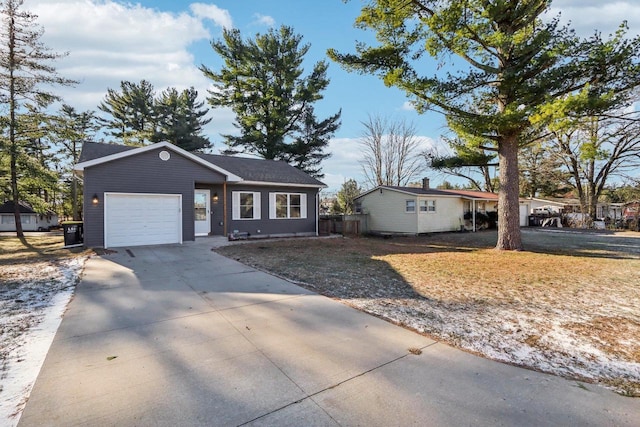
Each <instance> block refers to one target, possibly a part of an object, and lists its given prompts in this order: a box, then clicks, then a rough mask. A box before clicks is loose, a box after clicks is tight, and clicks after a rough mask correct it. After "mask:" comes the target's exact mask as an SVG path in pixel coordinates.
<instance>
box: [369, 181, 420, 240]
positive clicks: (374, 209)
mask: <svg viewBox="0 0 640 427" xmlns="http://www.w3.org/2000/svg"><path fill="white" fill-rule="evenodd" d="M361 200H362V210H363V212H364V213H367V214H368V215H369V224H368V225H369V230H371V231H380V232H389V233H418V213H417V212H413V213H407V212H405V205H406V201H407V200H416V211H417V210H418V208H417V197H416V196H415V195H411V194H405V193H400V192H397V191H393V190H387V189H383V190H382V192H380V190H376V191H372V192H371V193H369V194H367V195H366V196H363V197H362V198H361Z"/></svg>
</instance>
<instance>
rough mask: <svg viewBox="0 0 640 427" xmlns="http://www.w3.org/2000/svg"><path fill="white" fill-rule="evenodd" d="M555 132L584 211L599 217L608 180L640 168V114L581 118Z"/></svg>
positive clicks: (555, 141)
mask: <svg viewBox="0 0 640 427" xmlns="http://www.w3.org/2000/svg"><path fill="white" fill-rule="evenodd" d="M553 135H554V144H555V152H556V155H557V156H558V159H559V160H560V161H561V162H562V163H563V166H564V168H565V169H566V170H567V171H568V172H569V174H570V175H571V184H572V185H574V186H575V188H576V192H577V193H578V197H579V199H580V202H581V204H582V207H583V212H584V213H587V214H589V216H590V217H591V218H595V215H596V205H597V202H598V198H599V197H600V195H601V194H602V192H603V190H604V188H605V186H606V184H607V181H608V180H609V179H610V178H611V177H613V176H624V175H625V174H626V173H628V172H630V171H635V170H637V168H638V167H640V113H639V112H637V111H634V112H629V113H623V114H619V115H615V116H612V117H590V118H587V119H581V120H580V121H579V122H578V123H573V124H572V125H571V126H568V127H562V128H561V129H560V130H554V132H553Z"/></svg>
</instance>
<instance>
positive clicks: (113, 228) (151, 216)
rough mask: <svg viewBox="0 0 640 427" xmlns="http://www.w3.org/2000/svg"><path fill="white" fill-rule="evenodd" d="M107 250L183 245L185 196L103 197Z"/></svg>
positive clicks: (115, 195)
mask: <svg viewBox="0 0 640 427" xmlns="http://www.w3.org/2000/svg"><path fill="white" fill-rule="evenodd" d="M104 197H105V199H104V247H105V248H107V247H121V246H142V245H161V244H167V243H182V195H181V194H140V193H104Z"/></svg>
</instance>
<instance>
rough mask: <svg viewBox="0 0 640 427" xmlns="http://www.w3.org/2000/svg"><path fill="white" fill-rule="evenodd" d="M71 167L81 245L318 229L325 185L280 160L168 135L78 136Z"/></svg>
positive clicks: (309, 232) (300, 232) (287, 233)
mask: <svg viewBox="0 0 640 427" xmlns="http://www.w3.org/2000/svg"><path fill="white" fill-rule="evenodd" d="M74 169H75V170H76V171H77V172H78V173H79V174H80V175H82V177H83V180H84V243H85V245H86V246H90V247H105V248H107V247H116V246H137V245H152V244H166V243H182V242H183V241H188V240H194V239H195V237H196V236H208V235H221V236H226V235H228V234H231V233H242V234H245V233H246V234H245V235H247V234H248V235H251V236H265V237H266V236H272V237H275V236H301V235H317V233H318V229H317V227H318V194H319V191H320V189H321V188H323V187H325V185H324V184H323V183H322V182H320V181H318V180H317V179H315V178H313V177H311V176H309V175H307V174H306V173H304V172H302V171H300V170H298V169H296V168H294V167H293V166H291V165H289V164H287V163H286V162H279V161H270V160H261V159H252V158H243V157H233V156H220V155H208V154H199V153H190V152H187V151H185V150H183V149H181V148H179V147H177V146H175V145H173V144H170V143H168V142H160V143H157V144H153V145H148V146H144V147H129V146H124V145H113V144H99V143H85V144H83V148H82V153H81V155H80V161H79V163H78V164H77V165H76V166H75V168H74Z"/></svg>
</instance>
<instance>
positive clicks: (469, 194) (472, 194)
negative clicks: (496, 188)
mask: <svg viewBox="0 0 640 427" xmlns="http://www.w3.org/2000/svg"><path fill="white" fill-rule="evenodd" d="M442 191H445V192H447V193H452V194H458V195H460V196H462V198H464V199H475V200H491V201H493V200H495V201H496V202H497V201H498V195H497V194H496V193H489V192H488V191H475V190H442Z"/></svg>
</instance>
